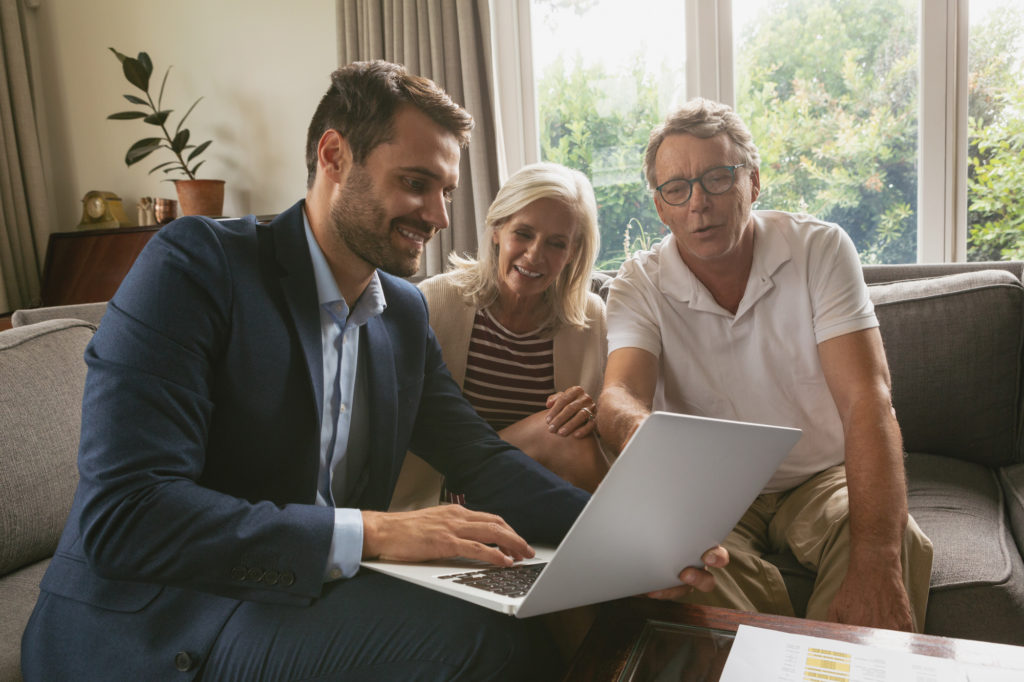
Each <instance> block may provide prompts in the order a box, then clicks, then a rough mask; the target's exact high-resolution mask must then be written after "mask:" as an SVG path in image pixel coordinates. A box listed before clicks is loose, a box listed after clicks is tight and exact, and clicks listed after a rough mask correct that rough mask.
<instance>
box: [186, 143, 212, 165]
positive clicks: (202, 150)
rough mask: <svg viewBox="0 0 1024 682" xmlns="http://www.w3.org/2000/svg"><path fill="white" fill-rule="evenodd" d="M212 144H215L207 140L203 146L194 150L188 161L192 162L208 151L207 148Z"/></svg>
mask: <svg viewBox="0 0 1024 682" xmlns="http://www.w3.org/2000/svg"><path fill="white" fill-rule="evenodd" d="M211 142H213V140H207V141H206V142H204V143H202V144H201V145H199V146H198V147H196V148H195V149H193V150H192V153H191V154H189V155H188V159H186V160H187V161H191V160H192V159H194V158H196V157H197V156H199V155H200V154H202V153H203V152H204V151H206V148H207V147H209V146H210V143H211Z"/></svg>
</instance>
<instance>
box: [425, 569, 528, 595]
mask: <svg viewBox="0 0 1024 682" xmlns="http://www.w3.org/2000/svg"><path fill="white" fill-rule="evenodd" d="M545 566H547V564H543V563H542V564H519V565H517V566H496V567H494V568H485V569H483V570H481V571H472V572H471V573H454V574H452V575H442V576H439V578H440V579H441V580H451V581H452V582H455V583H458V584H459V585H468V586H469V587H475V588H477V589H480V590H486V591H487V592H494V593H496V594H503V595H505V596H506V597H523V596H525V595H526V593H527V592H529V591H530V586H531V585H533V581H534V580H536V579H537V576H539V575H540V572H541V571H542V570H544V567H545Z"/></svg>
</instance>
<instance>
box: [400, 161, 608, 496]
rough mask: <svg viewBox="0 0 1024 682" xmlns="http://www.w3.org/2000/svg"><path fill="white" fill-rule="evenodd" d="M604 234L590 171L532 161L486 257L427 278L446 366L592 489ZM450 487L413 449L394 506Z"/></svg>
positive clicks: (509, 187)
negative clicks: (594, 287) (598, 265)
mask: <svg viewBox="0 0 1024 682" xmlns="http://www.w3.org/2000/svg"><path fill="white" fill-rule="evenodd" d="M599 239H600V238H599V235H598V231H597V204H596V202H595V200H594V191H593V188H592V187H591V186H590V182H589V181H588V180H587V178H586V176H584V175H583V174H582V173H580V172H579V171H575V170H571V169H569V168H566V167H565V166H561V165H558V164H553V163H537V164H532V165H529V166H526V167H524V168H523V169H521V170H520V171H519V172H517V173H516V174H514V175H513V176H512V177H511V178H509V179H508V181H507V182H506V183H505V184H504V186H502V188H501V189H500V190H499V191H498V195H497V196H496V197H495V199H494V202H493V203H492V204H491V207H490V209H489V210H488V213H487V219H486V225H485V228H484V231H483V234H482V235H481V239H480V249H479V252H478V257H477V258H476V259H472V258H462V257H458V256H456V255H455V254H453V255H452V258H451V262H452V266H453V267H452V269H451V270H449V271H448V272H446V273H445V274H443V275H438V276H436V277H432V278H430V279H428V280H426V281H424V282H422V283H421V284H420V289H421V290H422V291H423V294H424V296H425V297H426V299H427V304H428V306H429V308H430V325H431V327H433V329H434V333H435V334H436V335H437V338H438V341H439V343H440V344H441V350H442V352H443V354H444V360H445V363H446V364H447V365H448V369H449V370H450V371H451V374H452V377H453V378H454V379H455V381H456V382H457V383H458V384H459V385H460V386H461V387H462V390H463V393H464V394H465V395H466V397H467V398H468V399H469V401H470V403H472V404H473V406H474V407H475V408H476V410H477V412H478V413H479V414H480V415H481V416H482V417H483V418H484V419H486V420H487V421H488V422H489V423H490V424H491V425H492V426H493V427H494V428H495V429H496V430H497V431H498V433H499V435H501V437H502V438H504V439H505V440H507V441H508V442H510V443H512V444H513V445H515V446H517V447H518V448H520V449H521V450H523V451H524V452H525V453H526V454H528V455H530V456H531V457H533V458H534V459H536V460H537V461H538V462H540V463H541V464H543V465H544V466H546V467H547V468H549V469H550V470H552V471H553V472H555V473H556V474H558V475H559V476H562V477H563V478H565V479H566V480H568V481H569V482H571V483H573V484H574V485H577V486H579V487H581V488H584V489H586V490H590V491H593V490H594V488H596V487H597V484H598V483H599V482H600V480H601V478H602V477H603V476H604V474H605V472H606V471H607V470H608V460H607V459H606V458H605V456H604V453H603V452H602V451H601V447H600V444H599V443H598V439H597V434H596V432H595V430H594V414H595V413H596V410H597V405H596V403H595V402H594V398H593V396H596V395H597V394H598V393H599V392H600V390H601V384H602V380H603V375H604V362H605V357H606V355H607V339H606V329H605V310H604V302H603V301H602V300H601V298H600V297H599V296H597V295H596V294H593V293H591V292H590V278H591V270H592V268H593V266H594V260H595V258H596V256H597V251H598V244H599ZM440 487H441V486H440V477H439V475H438V474H436V472H433V470H432V469H430V468H429V467H428V466H427V465H426V464H425V463H423V462H422V461H419V460H418V458H415V457H414V456H413V455H409V456H407V457H406V464H405V466H404V467H403V470H402V473H401V476H400V478H399V482H398V487H397V488H396V491H395V496H394V498H393V499H394V503H393V505H392V509H401V508H409V507H414V506H420V505H423V504H430V503H436V502H437V500H438V496H437V493H438V492H439V490H440ZM451 492H452V493H458V491H451ZM452 499H453V500H454V501H461V500H460V499H458V497H457V495H454V496H453V497H452Z"/></svg>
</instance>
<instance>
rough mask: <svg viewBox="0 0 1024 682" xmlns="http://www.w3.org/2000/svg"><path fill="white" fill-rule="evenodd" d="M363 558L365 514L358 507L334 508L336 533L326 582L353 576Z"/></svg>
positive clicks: (332, 541) (329, 558)
mask: <svg viewBox="0 0 1024 682" xmlns="http://www.w3.org/2000/svg"><path fill="white" fill-rule="evenodd" d="M362 558H363V515H362V513H361V512H360V511H359V510H358V509H335V510H334V533H333V534H332V535H331V549H330V552H328V554H327V569H326V570H325V571H324V582H329V581H331V580H338V579H339V578H351V577H352V576H354V575H355V574H356V571H358V570H359V561H360V560H361V559H362Z"/></svg>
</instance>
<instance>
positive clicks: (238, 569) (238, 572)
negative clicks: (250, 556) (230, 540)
mask: <svg viewBox="0 0 1024 682" xmlns="http://www.w3.org/2000/svg"><path fill="white" fill-rule="evenodd" d="M245 573H246V571H245V566H235V567H234V568H232V569H231V579H232V580H237V581H239V582H242V581H243V580H245Z"/></svg>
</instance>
